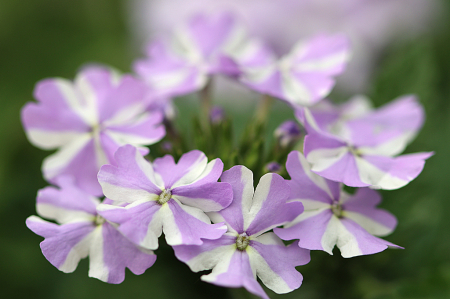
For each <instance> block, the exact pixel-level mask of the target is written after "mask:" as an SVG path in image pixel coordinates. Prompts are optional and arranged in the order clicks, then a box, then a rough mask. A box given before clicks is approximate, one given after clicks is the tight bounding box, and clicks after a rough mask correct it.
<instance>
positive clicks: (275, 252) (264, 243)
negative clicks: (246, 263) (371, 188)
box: [247, 233, 311, 294]
mask: <svg viewBox="0 0 450 299" xmlns="http://www.w3.org/2000/svg"><path fill="white" fill-rule="evenodd" d="M247 252H248V255H249V257H250V261H251V264H252V268H254V271H256V275H257V276H258V277H259V278H260V279H261V281H262V282H263V283H264V284H265V285H266V286H267V287H268V288H269V289H271V290H273V291H274V292H276V293H277V294H285V293H288V292H291V291H293V290H295V289H297V288H299V287H300V285H301V284H302V280H303V277H302V275H301V274H300V273H299V272H298V271H297V270H295V267H296V266H301V265H305V264H307V263H309V261H310V260H311V258H310V254H309V250H306V249H303V248H299V247H298V246H296V245H295V244H291V245H289V246H287V247H286V246H285V245H284V244H283V242H282V241H281V240H280V238H278V237H277V236H276V235H275V234H274V233H266V234H263V235H261V236H259V237H257V238H256V239H254V240H252V241H251V247H250V249H249V250H248V251H247Z"/></svg>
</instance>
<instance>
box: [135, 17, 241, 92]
mask: <svg viewBox="0 0 450 299" xmlns="http://www.w3.org/2000/svg"><path fill="white" fill-rule="evenodd" d="M245 37H246V34H245V31H244V30H243V29H242V26H241V24H239V23H238V22H237V21H236V19H235V18H234V16H232V15H231V14H228V13H222V14H218V15H215V16H206V15H202V14H198V15H195V16H194V17H193V18H191V19H190V20H189V22H187V24H185V26H182V27H180V28H178V30H176V31H175V32H174V34H173V36H172V38H171V39H170V40H164V41H163V40H158V41H156V42H153V43H151V44H150V45H149V46H148V47H147V51H146V52H147V55H148V58H146V59H142V60H138V61H137V62H136V63H135V64H134V70H135V72H136V73H137V74H139V75H140V76H141V77H142V78H144V79H145V80H146V81H147V83H148V84H149V86H150V87H151V88H152V89H153V90H155V91H156V92H157V93H159V94H162V95H170V96H177V95H182V94H187V93H190V92H193V91H196V90H200V89H202V88H203V87H204V86H205V85H206V83H207V82H208V80H209V76H210V75H212V74H217V73H221V74H226V75H230V76H235V75H237V74H238V73H239V71H238V68H237V65H236V64H235V62H234V61H233V60H232V59H231V58H230V55H231V54H232V53H235V52H237V51H238V50H239V49H240V47H241V46H242V45H243V43H244V41H245Z"/></svg>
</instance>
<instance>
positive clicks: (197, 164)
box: [153, 150, 217, 189]
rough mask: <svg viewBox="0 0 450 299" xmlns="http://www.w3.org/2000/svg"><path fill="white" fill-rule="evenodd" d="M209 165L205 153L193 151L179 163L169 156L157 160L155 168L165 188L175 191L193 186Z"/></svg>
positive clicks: (154, 164)
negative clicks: (185, 186) (186, 186)
mask: <svg viewBox="0 0 450 299" xmlns="http://www.w3.org/2000/svg"><path fill="white" fill-rule="evenodd" d="M207 163H208V158H207V157H206V156H205V154H204V153H202V152H201V151H198V150H193V151H190V152H188V153H186V154H184V155H183V156H181V158H180V160H179V161H178V163H175V161H174V160H173V157H172V156H169V155H166V156H164V157H163V158H158V159H155V161H154V162H153V167H154V169H155V171H156V172H157V173H158V174H159V175H160V176H161V178H162V180H163V181H164V186H165V188H171V189H173V188H176V187H179V186H184V185H188V184H192V183H194V182H195V181H196V180H197V179H199V178H201V175H202V173H203V172H204V171H205V169H206V167H207ZM216 180H217V179H216Z"/></svg>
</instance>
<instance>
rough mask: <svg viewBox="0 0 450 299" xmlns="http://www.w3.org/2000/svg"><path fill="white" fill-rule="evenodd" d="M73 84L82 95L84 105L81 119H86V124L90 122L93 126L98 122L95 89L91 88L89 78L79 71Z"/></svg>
mask: <svg viewBox="0 0 450 299" xmlns="http://www.w3.org/2000/svg"><path fill="white" fill-rule="evenodd" d="M75 86H76V87H77V89H78V91H79V92H80V93H81V95H82V96H83V100H84V103H83V104H84V105H83V108H84V109H83V111H82V113H83V116H82V117H83V119H84V120H85V121H86V123H87V124H90V125H91V126H95V125H96V124H98V123H99V119H98V112H97V111H98V107H97V103H98V101H99V99H97V95H96V93H95V90H94V89H93V88H92V86H91V84H90V83H89V80H88V79H87V78H86V77H85V76H84V73H83V72H81V73H80V74H79V75H78V76H77V77H76V78H75Z"/></svg>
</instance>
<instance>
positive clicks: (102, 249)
mask: <svg viewBox="0 0 450 299" xmlns="http://www.w3.org/2000/svg"><path fill="white" fill-rule="evenodd" d="M100 233H101V237H100V236H99V237H98V239H99V240H94V241H93V242H92V245H91V251H90V253H89V259H90V261H89V276H90V277H95V278H98V279H100V280H103V281H105V282H108V283H113V284H118V283H122V282H123V280H124V279H125V268H128V269H130V271H131V272H133V274H136V275H140V274H143V273H144V272H145V270H147V269H148V268H150V267H151V266H153V264H154V263H155V261H156V255H155V254H153V252H152V251H150V250H145V249H142V248H139V247H137V246H136V245H135V244H133V243H131V242H130V241H129V240H127V239H126V238H125V237H124V236H123V235H122V234H121V233H120V232H118V231H117V230H116V229H115V228H114V227H113V226H112V225H111V224H109V223H104V224H103V225H102V226H101V231H100Z"/></svg>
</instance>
